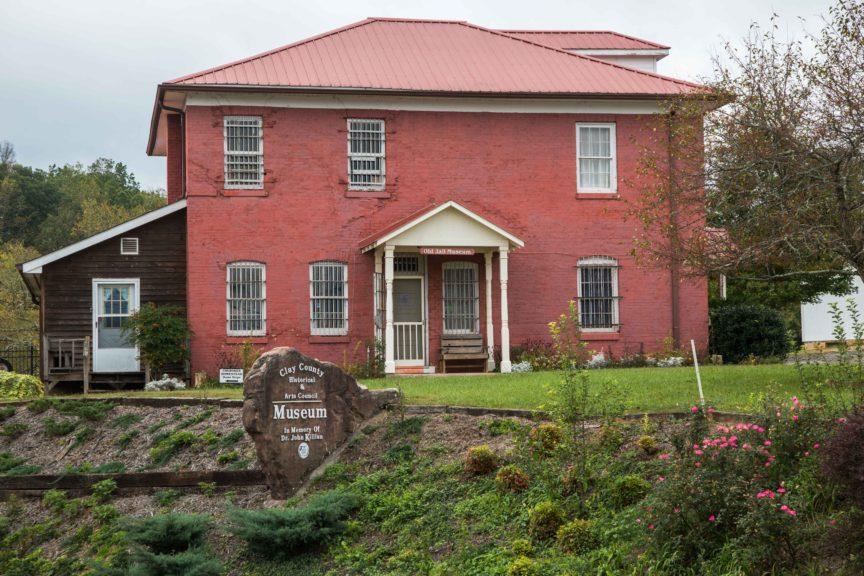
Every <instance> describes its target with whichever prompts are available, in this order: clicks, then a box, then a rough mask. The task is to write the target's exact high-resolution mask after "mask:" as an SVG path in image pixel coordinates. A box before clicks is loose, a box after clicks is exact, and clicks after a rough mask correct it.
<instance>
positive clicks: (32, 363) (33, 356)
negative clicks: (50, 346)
mask: <svg viewBox="0 0 864 576" xmlns="http://www.w3.org/2000/svg"><path fill="white" fill-rule="evenodd" d="M0 370H11V371H13V372H18V373H20V374H32V375H34V376H38V375H39V347H38V346H34V345H33V344H14V345H11V346H10V345H7V346H3V345H0Z"/></svg>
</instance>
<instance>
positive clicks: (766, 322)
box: [710, 304, 789, 363]
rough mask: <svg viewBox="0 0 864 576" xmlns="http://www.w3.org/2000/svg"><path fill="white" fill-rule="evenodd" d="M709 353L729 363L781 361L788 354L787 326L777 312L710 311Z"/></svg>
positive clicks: (757, 309) (761, 308) (724, 308)
mask: <svg viewBox="0 0 864 576" xmlns="http://www.w3.org/2000/svg"><path fill="white" fill-rule="evenodd" d="M710 328H711V331H710V351H711V353H712V354H719V355H721V356H723V361H724V362H728V363H736V362H741V361H742V360H745V359H747V358H749V357H750V356H755V357H756V358H770V357H776V358H784V357H785V356H786V355H787V354H788V353H789V340H788V337H787V334H786V325H785V324H784V322H783V318H782V317H781V316H780V313H779V312H777V311H776V310H773V309H771V308H768V307H767V306H758V305H750V304H747V305H729V306H721V307H719V308H717V309H715V310H712V311H711V325H710Z"/></svg>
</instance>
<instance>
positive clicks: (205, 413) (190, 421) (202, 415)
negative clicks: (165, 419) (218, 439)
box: [175, 408, 213, 432]
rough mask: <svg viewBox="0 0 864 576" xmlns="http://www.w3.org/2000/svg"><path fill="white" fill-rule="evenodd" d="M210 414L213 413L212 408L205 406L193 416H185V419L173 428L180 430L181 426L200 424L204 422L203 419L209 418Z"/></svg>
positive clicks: (187, 426)
mask: <svg viewBox="0 0 864 576" xmlns="http://www.w3.org/2000/svg"><path fill="white" fill-rule="evenodd" d="M212 415H213V409H212V408H207V409H206V410H202V411H201V412H199V413H198V414H196V415H194V416H190V417H189V418H186V419H185V420H183V421H182V422H180V424H178V425H177V428H175V430H181V429H183V428H189V427H191V426H195V425H196V424H200V423H201V422H204V421H205V420H207V419H208V418H210V416H212ZM211 432H212V431H211Z"/></svg>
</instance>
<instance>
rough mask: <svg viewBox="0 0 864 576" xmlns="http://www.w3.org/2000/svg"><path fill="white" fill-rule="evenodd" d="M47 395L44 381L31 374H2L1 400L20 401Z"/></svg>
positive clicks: (0, 381)
mask: <svg viewBox="0 0 864 576" xmlns="http://www.w3.org/2000/svg"><path fill="white" fill-rule="evenodd" d="M43 394H45V387H44V386H43V385H42V381H41V380H39V378H37V377H35V376H31V375H29V374H18V373H16V372H5V371H4V372H0V399H7V400H20V399H22V398H33V397H39V396H42V395H43Z"/></svg>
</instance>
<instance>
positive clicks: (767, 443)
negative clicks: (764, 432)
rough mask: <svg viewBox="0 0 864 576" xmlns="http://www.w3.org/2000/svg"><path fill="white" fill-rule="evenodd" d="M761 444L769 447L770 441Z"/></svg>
mask: <svg viewBox="0 0 864 576" xmlns="http://www.w3.org/2000/svg"><path fill="white" fill-rule="evenodd" d="M763 444H764V445H765V446H771V441H770V440H765V442H763Z"/></svg>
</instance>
